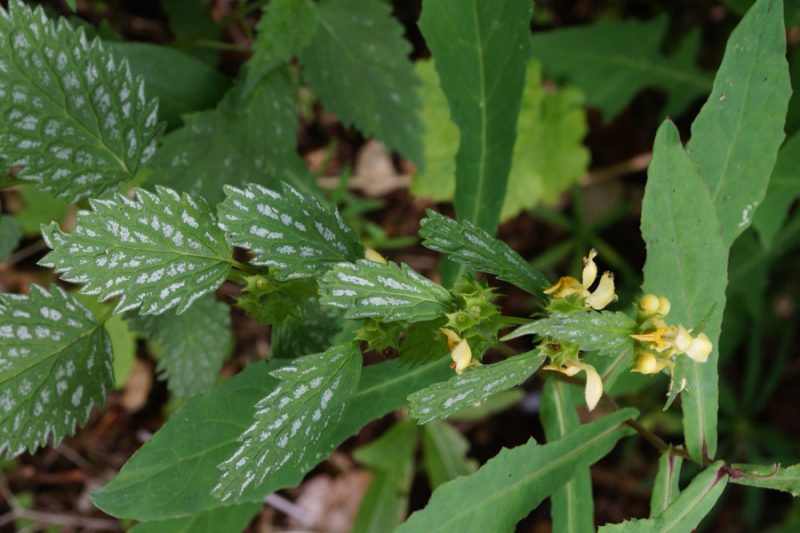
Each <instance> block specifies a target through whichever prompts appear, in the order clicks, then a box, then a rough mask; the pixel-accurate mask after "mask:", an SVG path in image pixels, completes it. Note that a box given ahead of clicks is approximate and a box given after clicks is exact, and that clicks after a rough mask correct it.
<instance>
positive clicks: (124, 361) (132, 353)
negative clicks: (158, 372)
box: [72, 293, 136, 389]
mask: <svg viewBox="0 0 800 533" xmlns="http://www.w3.org/2000/svg"><path fill="white" fill-rule="evenodd" d="M72 295H73V296H75V298H77V300H78V301H79V302H80V303H81V304H83V305H84V306H85V307H86V308H87V309H89V311H91V312H92V313H94V316H95V317H96V318H97V320H98V321H102V317H108V318H107V319H106V321H105V324H104V326H105V329H106V332H107V333H108V338H109V340H110V341H111V351H112V352H114V363H113V367H114V388H115V389H121V388H122V387H124V386H125V382H126V381H127V379H128V376H129V375H130V372H131V369H132V368H133V361H134V359H136V335H135V334H134V333H133V331H131V329H130V327H129V325H128V322H127V321H126V320H125V319H124V318H123V316H122V315H112V316H110V317H109V316H108V315H109V314H111V311H112V309H113V306H112V305H111V304H106V303H102V302H98V301H97V300H96V299H95V298H93V297H92V296H86V295H84V294H75V293H73V294H72Z"/></svg>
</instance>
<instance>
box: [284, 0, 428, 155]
mask: <svg viewBox="0 0 800 533" xmlns="http://www.w3.org/2000/svg"><path fill="white" fill-rule="evenodd" d="M316 7H317V9H316V10H314V12H315V13H316V16H317V24H316V25H317V30H316V33H315V35H314V38H313V39H312V40H311V44H310V45H308V46H307V47H305V49H303V50H302V51H301V52H299V56H300V62H301V63H302V65H303V76H304V77H305V79H306V80H308V82H309V84H310V85H311V88H312V89H313V90H314V93H315V94H316V95H317V96H319V99H320V100H321V101H322V105H323V106H324V107H325V108H326V109H328V110H329V111H332V112H334V113H336V116H337V117H338V118H339V120H340V121H341V122H342V123H344V124H345V125H350V124H354V125H355V126H356V127H358V128H359V129H360V130H361V131H363V132H364V133H365V134H367V135H374V136H375V137H377V138H378V139H379V140H381V141H383V142H384V143H386V145H387V146H388V147H389V148H392V149H394V150H397V151H398V152H400V153H401V154H403V155H404V156H406V157H407V158H409V159H411V160H412V161H414V162H416V163H417V164H418V165H421V164H422V143H421V138H422V122H421V121H420V119H419V116H418V114H417V113H418V107H419V100H418V98H417V93H416V89H417V86H418V85H419V80H418V79H417V77H416V75H415V74H414V68H413V66H412V64H411V60H410V59H409V57H408V56H409V54H410V53H411V46H410V45H409V43H408V42H407V41H406V40H405V39H404V38H403V26H402V25H400V23H399V22H397V21H396V20H395V19H394V18H393V17H392V16H391V8H390V6H389V5H388V4H386V3H385V2H382V1H381V0H322V1H321V2H320V3H319V4H317V6H316Z"/></svg>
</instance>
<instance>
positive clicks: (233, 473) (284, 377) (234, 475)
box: [212, 345, 361, 501]
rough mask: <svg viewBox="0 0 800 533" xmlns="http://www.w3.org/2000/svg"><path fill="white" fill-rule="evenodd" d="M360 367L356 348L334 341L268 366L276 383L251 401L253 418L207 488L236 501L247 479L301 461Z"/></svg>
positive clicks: (329, 423) (327, 428)
mask: <svg viewBox="0 0 800 533" xmlns="http://www.w3.org/2000/svg"><path fill="white" fill-rule="evenodd" d="M360 373H361V352H360V351H359V349H358V348H357V347H356V346H354V345H345V346H334V347H332V348H330V349H329V350H327V351H325V352H321V353H318V354H312V355H307V356H305V357H301V358H299V359H295V360H293V361H292V363H291V364H289V365H287V366H284V367H281V368H279V369H277V370H273V371H272V372H270V376H272V377H274V378H277V379H278V380H279V383H278V385H276V386H275V388H274V389H273V390H272V391H271V392H270V393H269V394H267V395H266V396H264V397H263V398H262V399H260V400H259V401H258V403H256V412H255V415H254V418H255V421H254V422H253V423H252V424H251V425H250V427H248V428H247V430H245V431H244V432H243V433H242V434H241V435H240V436H239V439H238V441H239V448H238V449H237V450H236V451H235V452H234V453H233V454H232V455H231V456H230V457H228V458H227V459H226V460H225V461H223V462H222V463H220V465H219V467H220V469H221V470H222V471H223V473H222V476H221V477H220V480H219V483H217V484H216V485H215V486H214V488H213V489H212V492H213V494H214V495H215V496H217V497H218V498H219V499H220V500H222V501H242V496H243V495H244V492H245V490H246V489H247V487H248V486H250V485H251V484H254V486H258V485H261V484H262V483H263V482H264V480H265V479H266V478H267V476H268V475H271V474H273V473H278V472H280V471H281V470H287V471H292V470H297V469H299V468H302V467H305V466H307V465H305V463H306V462H307V458H306V457H304V455H303V451H304V450H305V449H306V448H307V447H309V446H313V445H314V444H315V443H316V442H317V441H318V440H320V439H321V438H322V437H323V436H324V435H326V434H329V433H330V432H331V431H332V430H333V428H335V426H336V425H337V423H338V422H339V421H340V420H341V418H342V414H343V413H344V409H345V406H346V405H347V402H348V401H349V400H350V397H351V396H352V395H353V393H354V392H355V389H356V387H357V386H358V379H359V375H360ZM273 475H274V474H273ZM264 496H266V494H265V495H264Z"/></svg>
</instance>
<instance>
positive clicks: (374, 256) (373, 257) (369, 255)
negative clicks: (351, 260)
mask: <svg viewBox="0 0 800 533" xmlns="http://www.w3.org/2000/svg"><path fill="white" fill-rule="evenodd" d="M364 259H366V260H367V261H372V262H373V263H380V264H382V265H385V264H386V258H384V257H383V256H382V255H381V254H379V253H378V252H376V251H375V250H373V249H372V248H365V249H364Z"/></svg>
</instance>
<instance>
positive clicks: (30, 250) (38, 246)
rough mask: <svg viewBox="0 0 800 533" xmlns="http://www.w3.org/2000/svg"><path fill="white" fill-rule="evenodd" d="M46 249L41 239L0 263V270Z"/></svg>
mask: <svg viewBox="0 0 800 533" xmlns="http://www.w3.org/2000/svg"><path fill="white" fill-rule="evenodd" d="M46 249H47V244H45V242H44V241H43V240H41V239H39V240H38V241H36V242H33V243H31V244H29V245H28V246H26V247H25V248H23V249H21V250H17V251H16V252H14V253H13V254H11V255H10V256H8V259H6V260H5V261H3V262H0V268H8V267H10V266H12V265H15V264H17V263H19V262H20V261H23V260H25V259H27V258H28V257H30V256H32V255H34V254H36V253H39V252H41V251H42V250H46Z"/></svg>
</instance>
